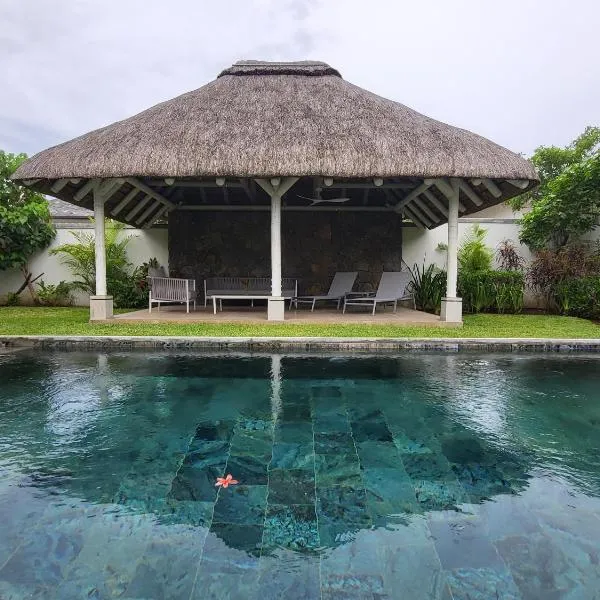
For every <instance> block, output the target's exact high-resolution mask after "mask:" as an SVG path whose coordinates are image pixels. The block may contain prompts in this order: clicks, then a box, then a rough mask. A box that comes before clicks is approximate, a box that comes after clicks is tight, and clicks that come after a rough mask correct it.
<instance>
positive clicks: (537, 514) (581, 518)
mask: <svg viewBox="0 0 600 600" xmlns="http://www.w3.org/2000/svg"><path fill="white" fill-rule="evenodd" d="M531 512H532V516H533V517H534V518H535V519H536V520H537V522H538V523H539V524H540V526H541V528H542V529H543V530H544V532H545V533H547V534H548V535H550V536H551V537H552V536H553V535H555V534H558V535H559V536H560V535H561V534H564V535H570V536H573V537H575V538H579V539H582V540H587V541H588V542H590V543H591V544H595V545H596V546H597V548H598V551H599V557H600V519H599V518H598V517H597V516H596V515H595V514H594V513H592V512H589V511H587V510H583V509H575V508H573V507H572V506H568V505H567V506H563V507H562V510H561V511H556V510H548V509H537V510H535V509H534V510H532V511H531Z"/></svg>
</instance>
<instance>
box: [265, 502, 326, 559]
mask: <svg viewBox="0 0 600 600" xmlns="http://www.w3.org/2000/svg"><path fill="white" fill-rule="evenodd" d="M262 545H263V555H270V554H272V553H273V552H274V551H275V550H276V549H277V548H286V549H288V550H294V551H295V552H299V553H312V552H314V551H316V550H317V549H318V548H319V546H320V542H319V531H318V528H317V515H316V512H315V507H314V505H310V504H297V505H280V504H270V505H269V506H268V508H267V514H266V519H265V532H264V537H263V542H262Z"/></svg>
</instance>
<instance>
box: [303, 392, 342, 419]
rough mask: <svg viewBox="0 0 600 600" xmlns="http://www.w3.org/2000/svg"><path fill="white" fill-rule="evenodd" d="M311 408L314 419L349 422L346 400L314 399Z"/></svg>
mask: <svg viewBox="0 0 600 600" xmlns="http://www.w3.org/2000/svg"><path fill="white" fill-rule="evenodd" d="M310 407H311V415H312V417H313V418H322V419H324V418H328V417H329V418H332V419H339V420H342V419H346V420H348V410H347V408H346V403H345V401H344V398H326V397H325V398H313V399H312V401H311V404H310Z"/></svg>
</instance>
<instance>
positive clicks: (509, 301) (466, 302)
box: [458, 269, 525, 313]
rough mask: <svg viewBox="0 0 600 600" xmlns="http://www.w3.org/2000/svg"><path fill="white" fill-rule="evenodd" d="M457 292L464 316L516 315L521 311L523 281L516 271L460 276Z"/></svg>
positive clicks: (464, 274) (471, 273) (522, 276)
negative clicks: (468, 314) (466, 314)
mask: <svg viewBox="0 0 600 600" xmlns="http://www.w3.org/2000/svg"><path fill="white" fill-rule="evenodd" d="M458 291H459V295H460V296H461V297H462V299H463V308H464V310H465V312H473V313H477V312H484V311H494V312H499V313H517V312H521V310H522V309H523V294H524V291H525V277H524V275H523V273H520V272H518V271H495V270H491V269H490V270H488V271H480V272H466V273H464V272H463V273H459V276H458Z"/></svg>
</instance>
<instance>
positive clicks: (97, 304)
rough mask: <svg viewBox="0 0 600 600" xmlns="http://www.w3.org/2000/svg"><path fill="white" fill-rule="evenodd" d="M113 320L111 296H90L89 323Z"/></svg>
mask: <svg viewBox="0 0 600 600" xmlns="http://www.w3.org/2000/svg"><path fill="white" fill-rule="evenodd" d="M112 318H113V297H112V296H90V321H106V320H107V319H112Z"/></svg>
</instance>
